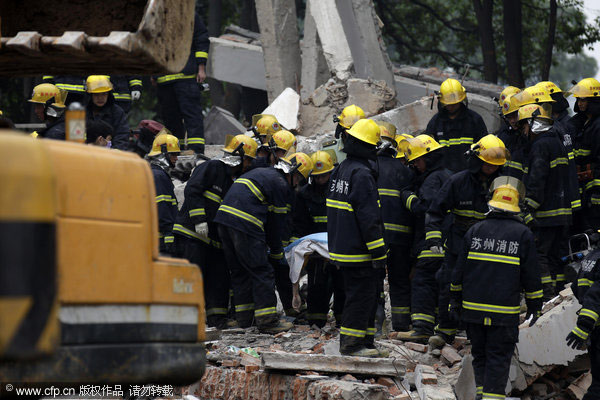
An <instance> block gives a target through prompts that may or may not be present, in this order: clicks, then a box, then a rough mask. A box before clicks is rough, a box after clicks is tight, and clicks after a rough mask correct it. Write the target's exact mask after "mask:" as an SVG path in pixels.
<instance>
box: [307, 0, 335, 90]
mask: <svg viewBox="0 0 600 400" xmlns="http://www.w3.org/2000/svg"><path fill="white" fill-rule="evenodd" d="M311 4H312V2H311V1H307V2H306V13H305V16H304V38H303V39H302V41H301V42H300V50H301V57H302V70H301V79H300V83H301V86H302V87H301V89H300V97H301V98H302V100H303V101H305V100H307V99H308V97H309V96H310V95H311V94H312V93H313V92H314V91H315V89H316V88H317V87H319V86H321V85H322V84H324V83H325V82H327V80H328V79H329V78H331V73H330V72H329V67H328V66H327V60H325V56H324V55H323V47H322V46H321V41H320V40H319V35H318V33H317V26H316V25H315V20H314V18H313V17H312V13H311V10H310V7H311Z"/></svg>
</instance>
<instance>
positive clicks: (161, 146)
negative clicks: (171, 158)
mask: <svg viewBox="0 0 600 400" xmlns="http://www.w3.org/2000/svg"><path fill="white" fill-rule="evenodd" d="M180 151H181V150H180V149H179V139H177V137H176V136H173V135H171V134H170V133H169V131H168V130H167V129H165V128H163V129H162V130H161V131H160V132H158V133H157V134H156V137H155V138H154V142H152V150H151V151H150V153H148V155H149V156H150V157H152V156H157V155H159V154H161V153H179V152H180Z"/></svg>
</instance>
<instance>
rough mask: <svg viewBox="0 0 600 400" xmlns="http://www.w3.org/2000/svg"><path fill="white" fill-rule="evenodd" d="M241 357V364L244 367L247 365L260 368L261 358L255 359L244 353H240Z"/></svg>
mask: <svg viewBox="0 0 600 400" xmlns="http://www.w3.org/2000/svg"><path fill="white" fill-rule="evenodd" d="M240 357H241V364H242V365H243V366H246V365H259V366H260V358H256V357H253V356H251V355H250V354H248V353H245V352H243V351H240Z"/></svg>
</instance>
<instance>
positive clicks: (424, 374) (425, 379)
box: [415, 364, 437, 386]
mask: <svg viewBox="0 0 600 400" xmlns="http://www.w3.org/2000/svg"><path fill="white" fill-rule="evenodd" d="M415 384H416V385H417V386H418V385H419V384H423V385H436V384H437V375H436V374H435V370H434V369H433V368H432V367H430V366H429V365H423V364H419V365H417V366H416V368H415Z"/></svg>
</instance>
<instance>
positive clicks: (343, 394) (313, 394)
mask: <svg viewBox="0 0 600 400" xmlns="http://www.w3.org/2000/svg"><path fill="white" fill-rule="evenodd" d="M307 393H308V396H309V397H308V398H309V399H315V400H316V399H339V400H342V399H343V400H359V399H360V400H362V399H365V400H384V399H389V398H390V394H389V392H388V390H387V388H386V387H385V386H382V385H372V384H367V383H360V382H348V381H338V380H320V381H316V382H314V383H312V384H311V385H310V386H309V387H308V391H307Z"/></svg>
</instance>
